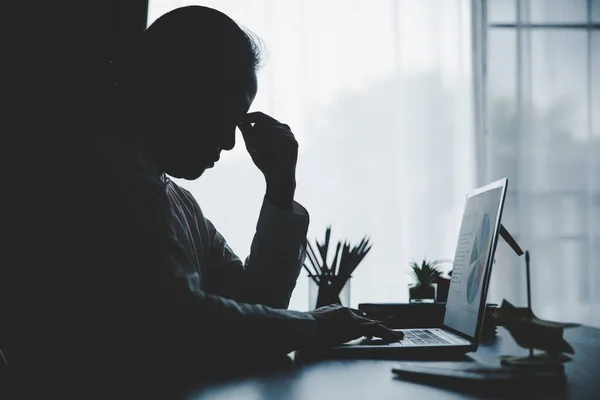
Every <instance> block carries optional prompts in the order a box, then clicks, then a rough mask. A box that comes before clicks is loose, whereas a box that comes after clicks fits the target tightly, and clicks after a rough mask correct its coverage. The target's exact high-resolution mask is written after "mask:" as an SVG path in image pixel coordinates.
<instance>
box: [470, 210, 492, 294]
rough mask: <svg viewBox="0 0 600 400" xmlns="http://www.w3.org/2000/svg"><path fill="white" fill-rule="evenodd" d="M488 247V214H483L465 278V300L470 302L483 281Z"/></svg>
mask: <svg viewBox="0 0 600 400" xmlns="http://www.w3.org/2000/svg"><path fill="white" fill-rule="evenodd" d="M489 247H490V216H489V214H483V218H482V219H481V222H480V227H479V229H478V230H477V234H476V236H475V241H474V242H473V249H472V250H471V259H470V262H469V268H470V272H469V277H468V278H467V302H469V303H472V302H473V301H475V298H476V297H477V293H479V289H480V287H481V282H482V281H483V272H484V271H485V263H486V261H487V255H488V249H489Z"/></svg>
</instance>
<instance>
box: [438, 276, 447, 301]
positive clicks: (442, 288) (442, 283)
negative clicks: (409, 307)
mask: <svg viewBox="0 0 600 400" xmlns="http://www.w3.org/2000/svg"><path fill="white" fill-rule="evenodd" d="M436 284H437V288H436V294H435V301H436V302H438V303H445V302H446V301H447V300H448V291H449V290H450V279H446V278H439V279H438V280H437V282H436Z"/></svg>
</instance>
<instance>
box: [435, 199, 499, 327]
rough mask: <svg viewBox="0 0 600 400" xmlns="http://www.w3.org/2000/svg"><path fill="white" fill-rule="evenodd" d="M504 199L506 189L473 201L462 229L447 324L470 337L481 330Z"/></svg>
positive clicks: (469, 200)
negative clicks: (479, 319)
mask: <svg viewBox="0 0 600 400" xmlns="http://www.w3.org/2000/svg"><path fill="white" fill-rule="evenodd" d="M501 197H502V188H496V189H492V190H488V191H485V192H482V193H479V194H477V195H474V196H471V197H469V198H468V200H467V204H466V206H465V211H464V214H463V220H462V223H461V227H460V232H459V237H458V244H457V246H456V253H455V255H454V265H453V268H452V282H451V286H450V291H449V293H448V301H447V303H446V307H447V311H446V315H445V317H444V324H445V325H447V326H449V327H451V328H454V329H456V330H457V331H460V332H463V333H465V334H467V335H469V336H475V330H476V329H477V313H478V312H479V306H480V302H481V294H482V286H483V284H484V277H485V273H486V268H487V267H488V266H487V261H488V257H489V254H490V251H491V248H492V239H493V238H492V235H493V233H494V226H495V224H496V218H497V215H498V208H499V206H500V201H501Z"/></svg>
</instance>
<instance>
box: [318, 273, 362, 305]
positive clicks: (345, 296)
mask: <svg viewBox="0 0 600 400" xmlns="http://www.w3.org/2000/svg"><path fill="white" fill-rule="evenodd" d="M315 277H316V278H317V280H318V281H319V282H320V284H317V283H316V282H315V281H314V278H315ZM351 278H352V277H349V278H345V277H340V276H323V275H317V276H314V275H309V281H308V309H309V310H314V309H315V308H319V307H324V306H328V305H331V304H341V305H342V306H344V307H350V279H351Z"/></svg>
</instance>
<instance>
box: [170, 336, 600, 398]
mask: <svg viewBox="0 0 600 400" xmlns="http://www.w3.org/2000/svg"><path fill="white" fill-rule="evenodd" d="M565 338H566V340H567V341H568V342H569V343H570V344H571V345H572V346H573V348H574V349H575V355H574V357H573V360H572V361H571V362H569V363H567V364H566V367H565V371H566V374H567V380H568V383H567V385H566V387H565V388H564V390H546V391H544V392H542V393H539V394H537V395H533V394H532V393H525V394H523V395H521V397H519V396H517V395H515V392H514V391H511V389H508V392H507V393H506V394H499V393H486V394H484V395H482V394H481V393H472V392H469V391H468V389H465V390H460V389H458V390H450V389H444V388H439V387H434V386H429V385H425V384H419V383H414V382H409V381H404V380H400V379H398V378H395V377H394V375H393V374H392V373H391V368H392V367H393V366H394V365H396V364H397V363H398V362H397V361H393V360H327V361H319V362H315V363H311V364H306V365H298V366H297V367H296V368H295V369H293V370H291V371H285V372H279V373H269V374H266V375H262V376H256V377H252V378H245V379H242V380H238V381H233V382H229V383H220V384H212V385H208V386H203V387H199V388H197V389H192V390H191V391H189V392H188V393H187V394H185V395H182V397H181V398H182V399H183V400H221V399H223V400H224V399H227V400H232V399H244V400H255V399H257V400H258V399H263V400H271V399H273V400H286V399H289V400H292V399H294V400H313V399H314V400H316V399H325V400H332V399H344V400H353V399H357V400H358V399H360V400H364V399H368V400H386V399H394V400H397V399H401V398H406V399H418V400H428V399H481V398H496V399H498V398H511V399H512V398H528V399H531V398H543V399H596V398H600V329H596V328H589V327H579V328H572V329H567V330H565ZM501 354H511V355H526V354H527V351H526V350H524V349H521V348H519V347H518V346H517V345H516V343H515V342H514V340H513V339H512V338H511V337H510V334H509V333H508V332H507V331H506V330H504V329H503V328H498V337H496V338H494V339H493V340H490V341H488V342H487V343H484V344H482V345H481V346H480V347H479V349H478V350H477V352H476V353H473V354H471V355H470V356H471V357H472V358H473V359H475V360H477V361H480V362H486V363H497V362H498V361H497V357H498V355H501Z"/></svg>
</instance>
